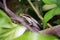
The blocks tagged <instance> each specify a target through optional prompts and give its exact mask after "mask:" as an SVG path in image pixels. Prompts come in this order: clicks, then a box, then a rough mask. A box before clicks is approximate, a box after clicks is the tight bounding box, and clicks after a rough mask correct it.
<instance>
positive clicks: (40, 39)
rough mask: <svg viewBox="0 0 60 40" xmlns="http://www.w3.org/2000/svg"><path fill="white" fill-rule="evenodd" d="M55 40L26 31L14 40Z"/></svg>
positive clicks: (52, 37) (51, 37)
mask: <svg viewBox="0 0 60 40" xmlns="http://www.w3.org/2000/svg"><path fill="white" fill-rule="evenodd" d="M55 39H57V38H56V37H54V36H49V35H44V34H40V33H35V32H30V31H26V32H25V33H24V34H23V35H22V36H20V37H18V38H16V39H14V40H55Z"/></svg>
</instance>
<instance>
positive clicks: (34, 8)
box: [27, 0, 52, 27]
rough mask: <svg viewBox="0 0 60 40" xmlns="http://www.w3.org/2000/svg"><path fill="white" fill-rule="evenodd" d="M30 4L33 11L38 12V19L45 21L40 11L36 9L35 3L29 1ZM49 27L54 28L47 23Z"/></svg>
mask: <svg viewBox="0 0 60 40" xmlns="http://www.w3.org/2000/svg"><path fill="white" fill-rule="evenodd" d="M27 1H28V3H29V4H30V5H31V7H32V8H33V10H34V11H35V12H36V14H37V15H38V17H39V18H40V19H41V20H43V17H42V16H41V15H40V13H39V11H38V10H37V9H36V7H35V6H34V5H33V3H32V2H31V1H30V0H27ZM47 26H48V27H52V26H51V25H50V24H49V23H47Z"/></svg>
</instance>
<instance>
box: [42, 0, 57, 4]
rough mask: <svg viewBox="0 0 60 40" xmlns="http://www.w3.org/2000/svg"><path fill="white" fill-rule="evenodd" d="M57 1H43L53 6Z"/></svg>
mask: <svg viewBox="0 0 60 40" xmlns="http://www.w3.org/2000/svg"><path fill="white" fill-rule="evenodd" d="M57 1H58V0H43V2H44V3H46V4H55V3H56V2H57Z"/></svg>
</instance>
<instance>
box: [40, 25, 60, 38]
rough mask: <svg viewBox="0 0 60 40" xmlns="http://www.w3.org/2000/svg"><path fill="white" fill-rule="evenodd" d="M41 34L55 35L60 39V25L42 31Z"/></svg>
mask: <svg viewBox="0 0 60 40" xmlns="http://www.w3.org/2000/svg"><path fill="white" fill-rule="evenodd" d="M40 33H43V34H48V35H55V36H58V37H60V25H57V26H54V27H51V28H48V29H45V30H42V31H40Z"/></svg>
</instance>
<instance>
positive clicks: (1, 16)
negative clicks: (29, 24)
mask: <svg viewBox="0 0 60 40" xmlns="http://www.w3.org/2000/svg"><path fill="white" fill-rule="evenodd" d="M13 1H14V0H13ZM13 1H12V2H13ZM7 2H8V7H10V9H11V10H12V11H14V12H15V13H16V14H17V15H19V16H20V14H23V13H27V14H29V15H31V16H32V17H33V18H35V19H36V20H37V21H38V22H40V23H42V25H43V26H42V27H43V29H45V28H47V26H46V25H47V23H49V22H50V20H51V19H52V18H53V17H54V16H55V15H58V14H59V15H60V0H41V1H31V4H32V5H31V4H29V1H27V0H26V1H25V0H22V1H20V0H19V1H17V2H16V5H15V4H14V5H13V7H12V8H11V5H9V1H7ZM36 2H37V3H36ZM18 4H19V5H18ZM16 6H18V8H16ZM32 6H33V7H32ZM15 8H16V9H15ZM13 9H15V10H13ZM35 9H36V10H35ZM42 14H43V15H42ZM43 16H44V17H43ZM52 23H53V24H60V19H57V20H56V21H52ZM52 23H51V24H52ZM53 24H52V25H53ZM0 40H58V38H57V37H55V36H52V35H51V36H50V35H44V34H40V33H36V32H31V31H29V30H27V28H25V27H24V26H23V25H22V24H21V23H17V24H15V23H13V22H12V20H11V18H10V17H9V16H8V15H7V13H6V12H5V11H4V10H2V9H0Z"/></svg>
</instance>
